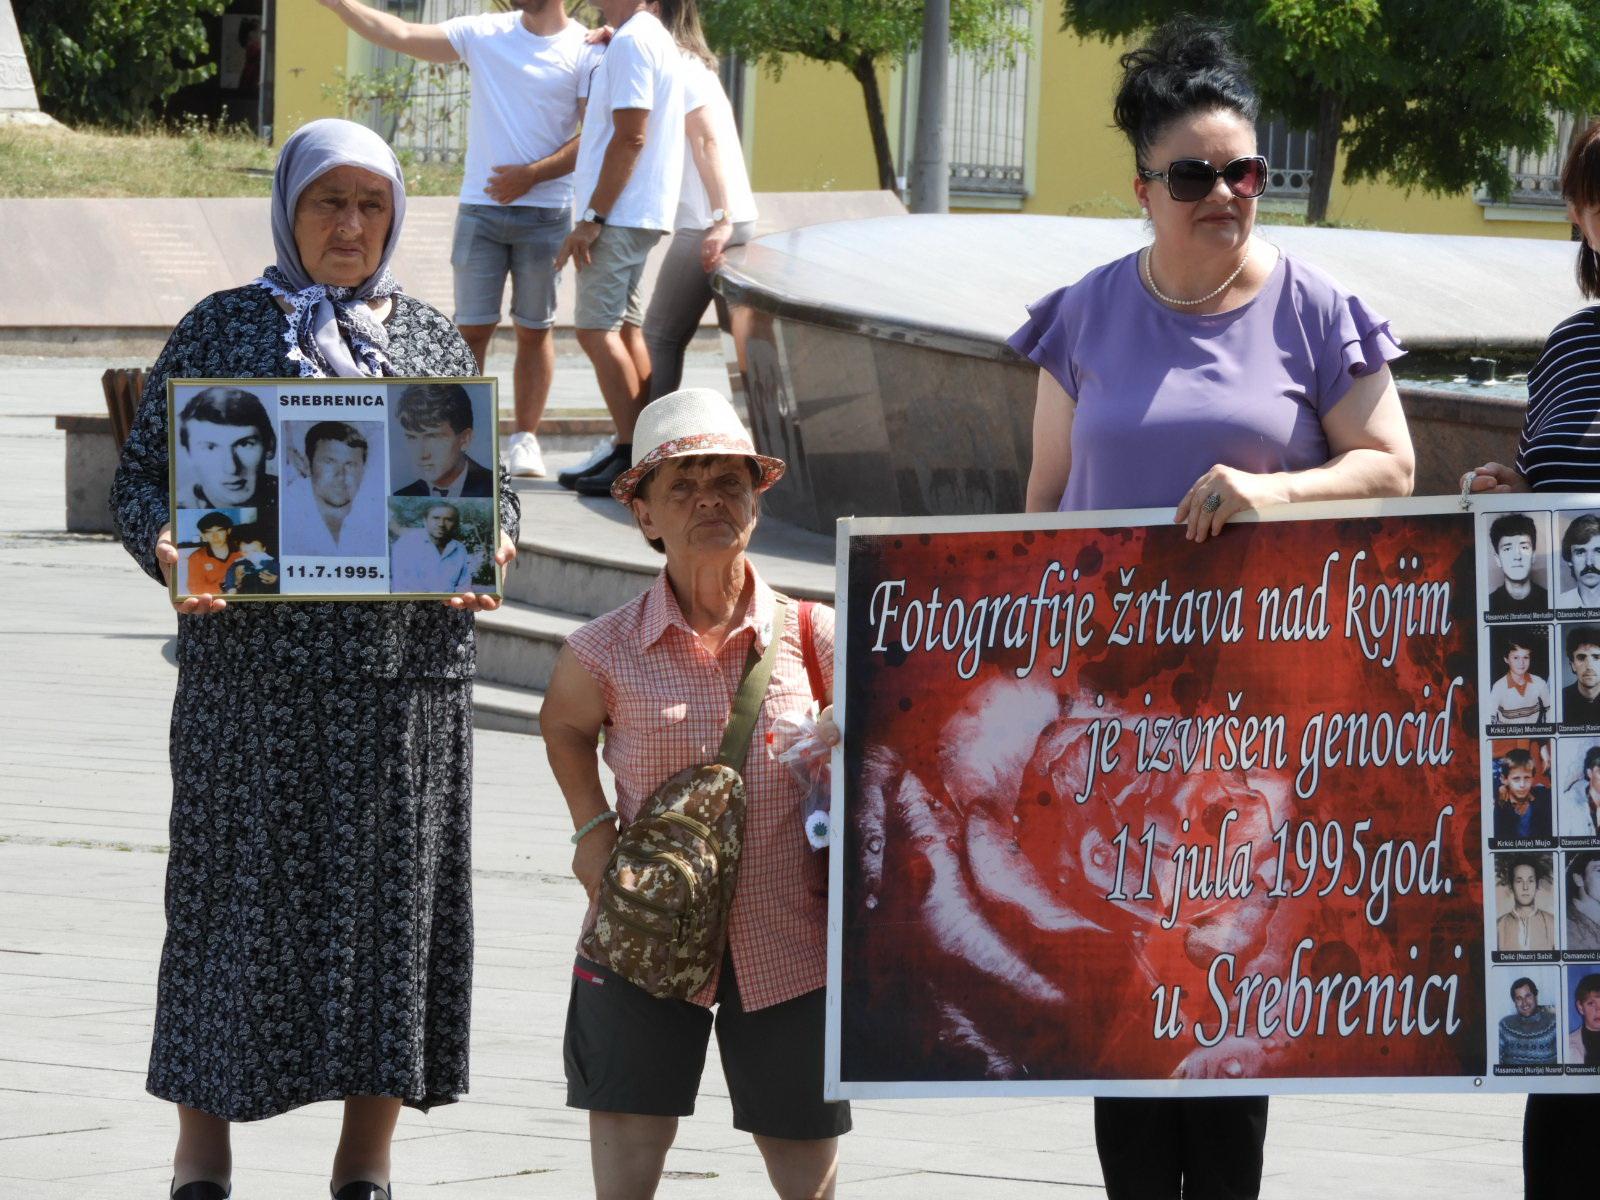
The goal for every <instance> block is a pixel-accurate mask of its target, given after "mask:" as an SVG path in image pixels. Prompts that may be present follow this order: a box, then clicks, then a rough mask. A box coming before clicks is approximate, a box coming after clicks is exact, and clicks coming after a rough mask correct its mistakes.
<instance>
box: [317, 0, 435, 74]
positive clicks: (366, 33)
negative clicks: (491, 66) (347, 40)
mask: <svg viewBox="0 0 1600 1200" xmlns="http://www.w3.org/2000/svg"><path fill="white" fill-rule="evenodd" d="M322 5H323V7H324V8H331V9H332V10H333V11H334V12H335V13H337V14H338V15H339V19H340V20H341V21H343V22H344V23H345V24H346V25H348V26H349V27H350V28H351V29H352V30H354V31H355V32H356V33H357V34H359V35H360V36H361V37H363V38H365V39H366V40H367V41H369V42H371V43H372V44H373V45H374V46H382V47H383V48H384V49H385V50H393V51H395V52H396V53H398V54H405V55H409V56H410V57H412V58H420V59H422V60H423V61H424V62H436V63H453V62H460V61H461V56H460V55H459V54H457V53H456V48H455V47H454V46H452V45H451V44H450V39H449V38H448V37H446V36H445V33H444V30H443V29H441V28H440V27H439V26H437V25H418V24H415V23H413V22H411V21H402V20H401V19H400V18H399V17H396V16H393V15H392V14H390V13H386V12H379V11H378V10H377V9H375V8H371V7H369V6H368V5H366V4H363V3H361V0H322Z"/></svg>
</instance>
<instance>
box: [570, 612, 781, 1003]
mask: <svg viewBox="0 0 1600 1200" xmlns="http://www.w3.org/2000/svg"><path fill="white" fill-rule="evenodd" d="M784 616H785V602H784V601H783V600H782V599H780V600H779V602H778V605H777V609H776V611H775V613H774V615H773V619H772V621H773V623H772V637H771V639H770V640H769V641H768V643H767V649H766V652H765V653H764V654H761V655H759V656H758V655H757V654H756V651H755V646H754V645H753V644H752V645H751V647H750V658H749V660H748V661H747V662H746V664H745V673H744V679H743V680H742V681H741V682H740V684H739V691H738V694H737V695H735V696H734V698H733V711H732V713H731V714H730V715H729V717H728V726H727V728H726V730H724V732H723V735H722V747H721V749H720V750H719V752H718V754H717V759H716V761H715V762H712V763H707V764H705V765H703V766H698V767H690V768H688V769H687V770H684V771H679V772H678V773H677V774H676V775H674V776H673V777H672V778H671V779H669V780H667V781H666V782H665V783H663V784H662V785H661V786H660V787H658V788H657V789H656V790H655V793H654V794H653V795H652V796H651V797H650V799H649V800H647V801H645V804H644V807H643V808H641V809H640V810H639V815H638V816H636V817H634V819H633V820H632V821H630V822H628V824H627V827H626V828H624V829H623V830H622V831H621V832H620V833H619V834H618V835H617V845H616V849H615V850H613V851H612V853H611V861H610V862H609V863H607V864H606V869H605V874H604V875H603V876H602V877H601V880H600V907H599V913H598V915H597V916H596V918H595V923H594V928H593V929H591V930H590V931H589V933H588V935H587V936H586V937H585V938H584V940H583V953H584V954H585V955H586V956H587V957H589V958H591V959H593V960H594V961H595V962H598V963H602V964H604V965H605V966H608V967H610V968H611V969H612V970H613V971H615V972H616V973H617V974H618V975H621V976H622V977H623V978H624V979H626V980H628V982H630V983H632V984H635V985H637V986H638V987H641V988H643V989H644V990H645V991H647V992H649V993H650V994H651V995H652V996H655V997H657V998H658V999H663V1000H665V999H678V1000H687V999H688V998H689V997H690V996H693V995H694V994H695V993H696V992H698V991H699V990H700V989H701V987H703V986H704V985H705V982H706V980H708V979H710V978H711V973H712V972H713V971H714V970H716V967H717V964H718V963H719V962H720V961H721V959H722V949H723V944H724V941H725V940H726V937H727V929H728V911H729V909H731V908H732V907H733V889H734V885H735V883H736V882H737V881H738V874H739V852H740V849H741V848H742V846H743V844H744V810H745V795H744V777H743V776H742V775H741V774H740V772H741V771H742V770H743V769H744V762H745V756H746V754H747V753H748V751H749V749H750V738H751V735H752V734H753V733H754V732H755V727H756V720H757V718H758V717H759V716H760V714H761V701H762V699H763V698H764V697H765V696H766V692H767V681H768V680H769V679H771V678H772V667H773V664H774V663H775V662H776V661H777V658H778V646H779V643H780V642H781V641H782V640H783V622H784Z"/></svg>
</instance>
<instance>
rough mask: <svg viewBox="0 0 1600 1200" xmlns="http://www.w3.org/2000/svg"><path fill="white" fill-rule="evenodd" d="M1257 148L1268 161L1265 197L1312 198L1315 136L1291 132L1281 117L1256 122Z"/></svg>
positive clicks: (1303, 130)
mask: <svg viewBox="0 0 1600 1200" xmlns="http://www.w3.org/2000/svg"><path fill="white" fill-rule="evenodd" d="M1256 147H1257V149H1258V150H1259V151H1260V152H1261V153H1262V154H1264V155H1266V159H1267V198H1268V199H1271V200H1304V199H1306V198H1307V197H1309V196H1310V195H1311V178H1312V175H1313V170H1312V167H1313V165H1314V164H1315V163H1316V161H1317V135H1316V134H1314V133H1312V132H1311V131H1310V130H1309V129H1291V128H1290V127H1289V122H1288V121H1286V120H1284V119H1283V118H1282V117H1267V116H1263V117H1261V118H1260V119H1259V120H1257V121H1256Z"/></svg>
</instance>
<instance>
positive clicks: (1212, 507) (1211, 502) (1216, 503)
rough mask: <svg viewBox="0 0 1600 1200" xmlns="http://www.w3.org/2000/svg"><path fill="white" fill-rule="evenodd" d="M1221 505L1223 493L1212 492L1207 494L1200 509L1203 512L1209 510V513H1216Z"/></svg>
mask: <svg viewBox="0 0 1600 1200" xmlns="http://www.w3.org/2000/svg"><path fill="white" fill-rule="evenodd" d="M1221 507H1222V497H1221V495H1219V494H1218V493H1216V492H1212V493H1211V495H1209V496H1207V497H1206V498H1205V500H1204V501H1203V502H1202V503H1201V505H1200V511H1201V512H1207V513H1214V512H1216V511H1217V509H1219V508H1221Z"/></svg>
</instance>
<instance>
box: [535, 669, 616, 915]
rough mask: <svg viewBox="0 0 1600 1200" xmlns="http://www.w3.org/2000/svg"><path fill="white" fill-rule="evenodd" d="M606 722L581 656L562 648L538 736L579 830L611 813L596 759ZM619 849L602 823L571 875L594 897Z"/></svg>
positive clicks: (585, 842) (576, 857) (584, 841)
mask: <svg viewBox="0 0 1600 1200" xmlns="http://www.w3.org/2000/svg"><path fill="white" fill-rule="evenodd" d="M605 719H606V701H605V695H604V694H603V693H602V692H601V690H600V685H599V684H598V683H596V682H595V680H594V677H593V676H592V675H590V674H589V672H588V671H586V670H585V669H584V667H583V664H582V663H581V662H579V661H578V656H577V655H576V654H574V653H573V652H572V650H571V649H570V648H568V647H566V646H563V647H562V648H561V653H560V654H559V655H558V656H557V658H556V665H555V669H554V670H553V671H552V672H551V673H550V686H549V687H548V688H547V689H546V691H545V698H544V704H543V705H542V707H541V708H540V711H539V732H540V734H541V735H542V736H543V738H544V748H545V754H546V755H547V756H548V757H549V759H550V770H551V771H553V772H554V773H555V777H556V786H558V787H559V788H560V789H561V794H562V796H563V797H565V799H566V802H567V812H568V813H569V814H570V815H571V817H572V827H573V829H575V830H577V829H582V828H583V827H584V826H585V825H587V824H588V823H589V822H590V821H591V820H593V819H594V818H595V817H598V816H600V815H601V814H602V813H606V812H609V811H610V809H611V805H610V803H609V802H608V801H607V800H606V793H605V789H604V788H603V787H602V786H601V785H600V759H599V756H598V753H597V750H598V747H599V744H600V727H601V726H602V725H604V724H605ZM616 843H617V830H616V825H615V824H614V823H612V822H604V821H603V822H601V823H600V824H599V825H597V826H595V827H594V828H593V829H591V830H590V831H589V832H588V833H586V834H585V835H584V836H583V837H581V838H580V839H578V848H577V850H576V852H575V853H574V854H573V856H572V873H573V874H574V875H576V876H577V877H578V882H579V883H581V884H583V888H584V891H586V892H588V893H589V895H590V896H591V897H592V896H593V895H594V894H595V890H596V889H597V888H598V887H599V886H600V876H601V873H602V872H603V871H604V870H605V866H606V863H608V862H610V861H611V849H612V847H613V846H615V845H616Z"/></svg>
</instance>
